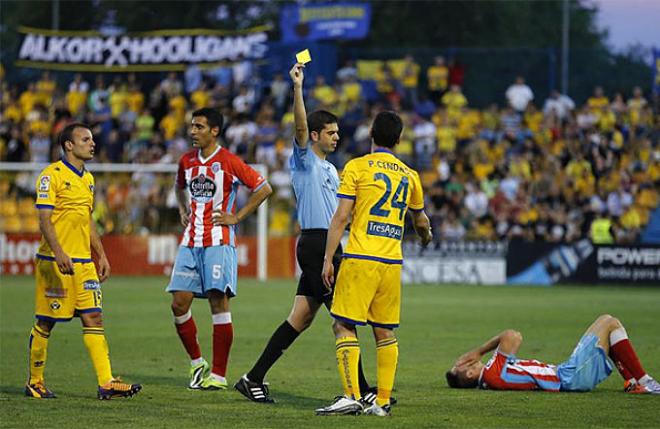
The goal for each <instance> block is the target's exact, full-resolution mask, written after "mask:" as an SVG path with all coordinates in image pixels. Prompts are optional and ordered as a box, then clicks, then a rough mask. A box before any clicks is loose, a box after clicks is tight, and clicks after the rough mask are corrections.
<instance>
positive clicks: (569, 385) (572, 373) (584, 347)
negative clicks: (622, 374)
mask: <svg viewBox="0 0 660 429" xmlns="http://www.w3.org/2000/svg"><path fill="white" fill-rule="evenodd" d="M611 373H612V364H611V363H610V361H609V359H608V358H607V356H606V355H605V350H603V349H602V348H600V347H599V346H598V337H597V336H596V335H594V334H587V335H585V336H583V337H582V338H580V342H579V343H578V345H577V346H575V349H574V350H573V353H572V354H571V357H569V358H568V360H567V361H566V362H563V363H561V364H559V366H558V367H557V376H559V380H560V381H561V390H563V391H572V392H588V391H590V390H593V389H594V387H596V385H598V384H599V383H601V382H602V381H603V380H605V379H606V378H607V377H609V376H610V374H611Z"/></svg>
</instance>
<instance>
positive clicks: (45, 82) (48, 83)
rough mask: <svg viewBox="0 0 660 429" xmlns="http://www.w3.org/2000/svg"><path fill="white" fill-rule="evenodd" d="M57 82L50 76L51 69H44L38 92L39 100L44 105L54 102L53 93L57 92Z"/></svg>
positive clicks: (38, 84) (38, 83) (37, 86)
mask: <svg viewBox="0 0 660 429" xmlns="http://www.w3.org/2000/svg"><path fill="white" fill-rule="evenodd" d="M56 87H57V83H56V82H55V81H54V80H53V79H52V77H51V76H50V72H49V71H44V72H43V73H42V74H41V79H40V80H39V81H38V82H37V85H36V88H35V89H36V93H37V102H38V103H41V104H43V105H44V106H50V105H51V104H52V103H53V94H54V93H55V88H56Z"/></svg>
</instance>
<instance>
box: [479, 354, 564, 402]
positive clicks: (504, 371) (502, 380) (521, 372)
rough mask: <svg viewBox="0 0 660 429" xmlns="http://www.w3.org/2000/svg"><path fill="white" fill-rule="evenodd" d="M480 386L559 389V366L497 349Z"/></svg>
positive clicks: (503, 388)
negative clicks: (521, 357) (511, 354)
mask: <svg viewBox="0 0 660 429" xmlns="http://www.w3.org/2000/svg"><path fill="white" fill-rule="evenodd" d="M479 387H481V388H482V389H493V390H549V391H554V392H556V391H559V389H560V387H561V380H560V379H559V377H558V376H557V366H556V365H549V364H547V363H543V362H540V361H538V360H535V359H518V358H516V357H515V356H507V355H506V354H504V353H502V352H500V351H499V350H496V351H495V353H494V354H493V356H492V357H491V358H490V360H489V361H488V363H486V367H485V368H484V369H483V371H482V372H481V377H480V378H479Z"/></svg>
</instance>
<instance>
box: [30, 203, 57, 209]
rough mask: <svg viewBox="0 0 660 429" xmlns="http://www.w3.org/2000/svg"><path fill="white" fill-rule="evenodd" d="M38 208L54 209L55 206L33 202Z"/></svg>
mask: <svg viewBox="0 0 660 429" xmlns="http://www.w3.org/2000/svg"><path fill="white" fill-rule="evenodd" d="M34 206H35V207H36V208H38V209H54V208H55V206H53V205H50V204H35V205H34Z"/></svg>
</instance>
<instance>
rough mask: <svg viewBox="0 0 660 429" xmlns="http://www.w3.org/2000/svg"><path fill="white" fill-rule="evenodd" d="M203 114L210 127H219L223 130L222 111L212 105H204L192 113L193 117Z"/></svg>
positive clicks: (220, 130)
mask: <svg viewBox="0 0 660 429" xmlns="http://www.w3.org/2000/svg"><path fill="white" fill-rule="evenodd" d="M196 116H203V117H205V118H206V123H207V124H209V128H215V127H218V130H219V132H222V125H223V122H224V121H223V118H222V115H221V114H220V112H218V111H217V110H216V109H212V108H210V107H202V108H201V109H198V110H195V111H194V112H193V114H192V117H193V118H194V117H196Z"/></svg>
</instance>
